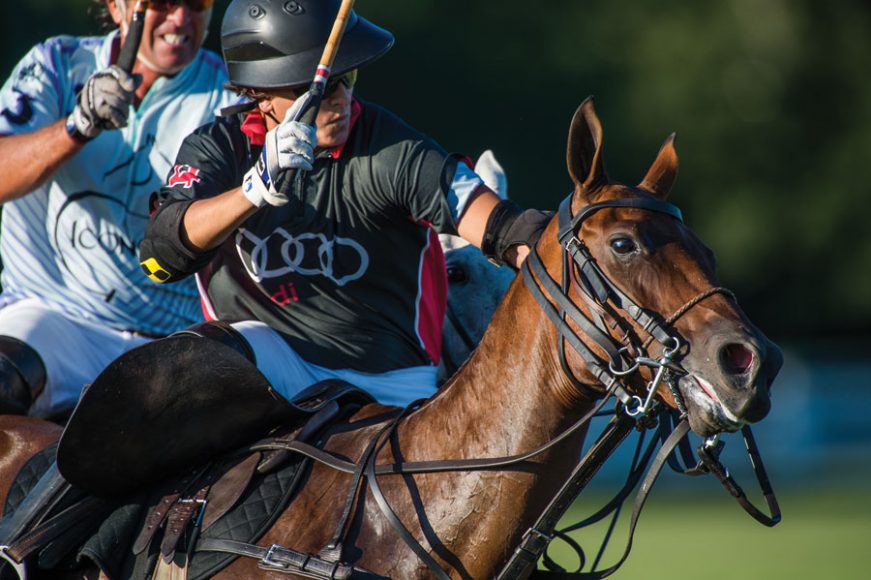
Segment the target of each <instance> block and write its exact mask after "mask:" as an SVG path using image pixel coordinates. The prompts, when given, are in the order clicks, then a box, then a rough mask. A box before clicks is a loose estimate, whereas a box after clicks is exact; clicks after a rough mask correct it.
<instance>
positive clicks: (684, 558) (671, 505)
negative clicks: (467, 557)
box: [550, 486, 871, 580]
mask: <svg viewBox="0 0 871 580" xmlns="http://www.w3.org/2000/svg"><path fill="white" fill-rule="evenodd" d="M869 492H871V486H868V487H867V488H865V489H857V488H853V489H836V488H832V487H828V488H822V489H808V490H806V491H790V492H788V493H782V494H778V499H779V501H780V506H781V510H782V512H783V521H781V522H780V524H778V525H777V526H775V527H773V528H767V527H765V526H763V525H761V524H759V523H757V522H756V521H755V520H753V519H752V518H751V517H750V516H748V515H747V514H745V513H744V511H743V510H742V509H741V508H740V507H739V506H738V504H737V503H735V502H734V501H733V500H731V498H730V497H728V496H727V495H726V493H725V492H723V493H722V494H716V495H703V496H695V495H684V494H679V493H677V492H671V493H660V494H657V490H656V489H654V491H653V493H652V494H651V497H650V498H649V499H648V501H647V506H646V507H645V510H644V512H643V513H642V515H641V519H640V520H639V524H638V528H637V531H636V534H635V542H634V546H633V548H632V553H631V554H630V556H629V559H628V560H627V562H626V563H625V564H624V565H623V567H622V568H621V569H620V570H619V571H618V572H617V573H616V574H615V575H614V576H612V577H613V578H617V579H620V578H636V579H644V580H657V579H660V578H661V579H663V580H664V579H668V580H690V579H692V580H696V579H700V580H733V579H741V580H778V579H789V580H805V579H820V580H869V579H871V500H869ZM587 502H589V503H587ZM584 505H589V506H590V507H591V508H593V509H582V508H583V506H584ZM600 505H603V500H601V499H600V500H599V501H598V502H597V501H596V500H590V499H589V498H588V499H586V500H584V503H581V504H576V505H575V506H574V507H573V510H572V511H571V512H570V513H569V514H567V516H566V521H568V520H571V522H574V521H577V520H578V519H580V517H579V516H581V515H583V514H587V513H591V512H592V511H594V510H595V508H598V507H599V506H600ZM629 509H631V506H626V507H624V510H629ZM573 517H574V519H572V518H573ZM628 522H629V513H628V512H625V513H624V515H623V516H622V517H621V520H620V522H619V523H618V524H617V530H618V532H617V533H615V538H614V540H613V541H612V542H611V545H610V547H609V549H608V552H607V553H606V556H605V558H604V559H603V561H602V564H603V565H600V568H604V567H608V566H610V565H611V564H613V563H614V562H615V561H616V560H617V558H619V554H621V553H622V550H623V548H624V546H625V531H626V526H627V525H628ZM600 525H601V524H600ZM601 530H604V528H600V531H599V532H598V535H597V533H592V534H591V533H584V534H582V535H577V533H576V534H575V535H574V537H575V539H576V540H580V543H581V545H582V546H583V547H584V549H585V550H586V552H587V557H588V559H589V560H592V559H593V558H594V557H595V553H596V550H597V548H598V545H599V541H598V538H600V537H601V533H602V531H601ZM550 553H551V555H552V556H554V557H555V558H556V560H557V561H558V562H560V563H561V564H562V565H564V566H569V565H575V564H572V562H576V561H575V560H574V559H573V556H571V555H569V554H571V552H570V551H569V550H568V549H565V548H564V545H563V544H561V543H555V544H554V546H553V547H552V548H551V552H550Z"/></svg>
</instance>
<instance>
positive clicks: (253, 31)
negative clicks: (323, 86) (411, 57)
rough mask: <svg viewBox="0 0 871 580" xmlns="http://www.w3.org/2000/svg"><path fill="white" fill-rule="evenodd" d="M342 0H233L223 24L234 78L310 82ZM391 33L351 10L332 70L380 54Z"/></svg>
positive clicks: (274, 84)
mask: <svg viewBox="0 0 871 580" xmlns="http://www.w3.org/2000/svg"><path fill="white" fill-rule="evenodd" d="M340 4H341V2H340V0H233V1H232V2H231V3H230V5H229V6H228V7H227V11H226V12H225V13H224V21H223V23H222V24H221V49H222V51H223V53H224V60H225V61H226V63H227V71H228V73H229V76H230V82H231V83H233V84H234V85H236V86H239V87H248V88H252V89H277V88H292V87H299V86H304V85H308V84H310V83H311V82H312V80H313V79H314V76H315V70H316V69H317V66H318V64H319V62H318V61H319V60H320V58H321V55H322V53H323V51H324V46H325V45H326V44H327V39H328V38H329V36H330V31H331V30H332V28H333V22H334V21H335V19H336V15H337V14H338V12H339V5H340ZM392 46H393V35H392V34H391V33H390V32H388V31H386V30H384V29H383V28H379V27H378V26H375V25H374V24H372V23H371V22H369V21H368V20H366V19H365V18H362V17H360V16H357V14H356V13H354V12H352V13H351V16H350V18H349V19H348V24H347V27H346V28H345V34H344V36H343V37H342V40H341V43H340V44H339V52H338V54H337V55H336V58H335V61H334V62H333V67H332V71H331V74H332V75H333V76H338V75H341V74H342V73H344V72H347V71H349V70H352V69H355V68H357V67H359V66H361V65H363V64H366V63H368V62H371V61H373V60H375V59H376V58H378V57H380V56H381V55H383V54H384V53H386V52H387V51H388V50H390V47H392Z"/></svg>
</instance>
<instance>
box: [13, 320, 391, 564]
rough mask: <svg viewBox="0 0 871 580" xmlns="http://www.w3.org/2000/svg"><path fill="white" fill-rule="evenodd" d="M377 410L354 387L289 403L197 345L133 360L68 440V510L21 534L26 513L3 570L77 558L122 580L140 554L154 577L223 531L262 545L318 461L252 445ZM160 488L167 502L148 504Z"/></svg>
mask: <svg viewBox="0 0 871 580" xmlns="http://www.w3.org/2000/svg"><path fill="white" fill-rule="evenodd" d="M163 361H171V363H169V364H167V365H162V364H161V363H162V362H163ZM372 402H374V400H373V399H372V398H371V396H369V395H368V394H367V393H365V392H363V391H361V390H359V389H357V388H356V387H354V386H353V385H350V384H348V383H345V382H342V381H323V382H320V383H317V384H315V385H312V386H310V387H309V388H307V389H305V390H304V391H302V392H301V393H300V394H299V396H298V397H297V398H296V399H295V400H294V402H292V403H291V402H287V401H286V400H284V399H283V398H282V397H280V396H278V395H277V394H276V393H275V392H274V391H273V390H272V388H271V386H270V385H269V383H268V381H267V380H266V378H265V377H263V375H262V374H261V373H260V372H259V371H258V370H257V369H256V367H255V366H254V365H253V364H252V363H251V362H249V361H248V359H247V358H246V357H245V356H244V355H243V354H242V353H240V352H238V351H236V350H235V349H233V348H231V347H229V346H226V345H224V344H222V343H219V342H216V341H210V340H202V339H201V338H199V337H195V336H188V335H179V336H173V337H170V338H167V339H164V340H161V341H155V342H153V343H149V344H147V345H144V346H142V347H139V348H137V349H134V350H132V351H130V352H128V353H127V354H125V355H123V356H122V357H120V358H119V359H116V361H115V362H113V363H112V364H111V365H110V366H109V367H107V368H106V369H105V370H104V371H103V372H102V373H101V374H100V376H98V377H97V379H96V380H95V381H94V383H93V384H91V385H90V386H89V387H88V388H87V390H86V391H85V393H84V394H83V396H82V398H81V399H80V401H79V404H78V405H77V407H76V409H75V411H74V412H73V415H72V417H71V418H70V421H69V423H68V425H67V427H66V429H65V430H64V433H63V435H62V436H61V439H60V442H59V444H58V446H57V463H56V466H55V465H54V464H52V465H51V466H50V467H49V469H48V471H49V472H50V471H54V473H57V472H58V471H59V472H60V475H62V476H63V479H64V480H66V482H64V483H63V487H62V488H60V489H61V492H62V494H63V497H64V502H65V503H64V504H63V505H62V506H61V507H62V508H63V509H62V511H60V512H59V513H58V510H55V511H53V512H46V513H44V514H42V515H39V516H37V519H36V520H35V521H33V524H32V525H31V524H29V523H26V522H25V521H24V520H22V521H20V522H16V521H15V516H16V514H15V513H14V512H13V513H12V514H11V516H10V518H11V520H9V521H8V522H5V523H6V524H7V526H6V527H7V528H8V529H10V530H14V529H20V530H21V533H20V534H19V533H16V534H14V535H12V536H11V539H12V540H13V541H10V545H9V546H5V547H4V554H5V557H4V559H5V560H6V561H7V562H9V563H12V564H13V565H15V566H17V567H16V569H19V568H20V569H21V570H23V567H21V566H20V564H21V563H23V562H24V561H25V559H28V561H32V560H33V559H34V558H36V559H38V561H39V564H40V566H41V567H44V568H47V569H53V568H54V567H55V566H57V565H60V564H61V563H62V562H64V561H68V559H69V556H70V554H71V553H74V554H76V556H77V559H78V560H81V559H83V558H87V559H90V560H92V561H93V562H94V563H95V564H96V565H97V566H98V567H99V568H100V569H101V570H104V571H106V572H108V571H109V570H112V572H113V573H112V574H110V577H114V576H117V575H118V574H122V572H121V570H122V568H124V567H127V566H128V564H125V563H124V562H125V561H126V560H127V558H126V557H124V554H125V553H127V552H126V551H125V550H118V547H119V546H124V545H130V544H131V543H132V544H133V548H134V550H133V551H134V552H136V553H138V554H140V555H142V556H143V557H141V558H139V559H138V560H137V562H143V561H144V562H146V563H147V566H148V567H153V566H154V565H155V561H157V562H158V563H157V565H158V566H159V565H162V564H163V565H166V564H170V563H173V562H174V561H176V560H178V558H177V557H176V556H177V554H187V553H190V551H191V547H192V546H194V544H195V543H196V540H197V538H198V536H199V535H200V534H201V533H206V532H207V531H208V530H210V528H213V527H214V528H215V530H218V531H220V529H221V525H220V524H219V522H224V524H223V526H224V531H225V532H227V530H228V529H229V530H230V531H231V532H232V530H237V529H244V530H246V531H244V533H242V534H241V535H238V534H237V535H236V536H234V535H233V534H232V533H230V535H229V537H230V539H231V541H234V540H236V541H242V542H248V541H253V540H256V539H257V538H259V535H258V534H263V533H265V531H266V530H267V529H268V525H271V520H270V518H274V517H277V515H278V514H280V513H281V510H282V509H283V508H284V507H286V505H287V503H288V502H289V501H290V497H291V493H292V492H293V490H294V489H295V487H296V482H298V481H299V479H300V478H301V474H302V473H303V471H304V467H305V465H306V461H305V460H304V459H303V458H302V457H301V456H299V455H297V454H292V453H290V452H289V451H286V450H278V451H250V450H248V451H246V449H248V448H246V447H245V445H246V444H248V445H249V446H250V444H251V443H252V441H258V440H261V439H262V438H263V437H264V436H267V435H269V434H272V435H273V436H274V435H275V434H276V433H277V434H279V435H281V440H282V441H284V442H285V443H286V442H290V441H308V440H316V438H317V435H318V433H320V432H321V431H322V430H323V429H324V428H325V427H326V426H327V425H329V424H330V423H331V422H334V421H336V420H337V419H338V418H339V417H341V416H344V415H345V414H346V413H350V412H353V411H355V410H357V409H359V408H360V407H361V406H363V405H365V404H368V403H372ZM312 442H315V441H312ZM240 449H241V451H240ZM216 458H218V459H216ZM43 462H44V461H43ZM170 476H178V477H177V478H170ZM49 477H54V478H55V479H54V480H53V481H56V480H57V478H58V476H57V475H55V476H51V474H50V473H47V474H46V476H44V477H43V478H42V479H41V480H40V481H41V482H42V481H43V480H46V479H47V478H49ZM270 477H272V480H273V483H272V485H271V487H272V488H273V490H275V489H278V490H279V492H277V493H275V492H273V493H271V494H267V495H271V499H270V500H269V501H267V502H265V503H264V500H263V497H262V492H261V490H262V489H263V486H264V482H265V481H267V480H269V478H270ZM168 478H169V479H168ZM276 478H278V479H276ZM279 480H280V481H279ZM276 482H278V483H276ZM281 482H283V483H281ZM43 485H44V484H43ZM53 485H55V484H53ZM266 485H268V483H267V484H266ZM155 486H158V489H159V492H157V495H154V493H155V492H149V491H147V490H149V489H152V488H154V487H155ZM35 487H40V484H37V485H36V486H35ZM52 489H54V488H52ZM64 490H65V491H64ZM25 491H26V490H25ZM19 495H22V496H23V492H22V493H21V494H19ZM246 497H247V498H248V499H245V498H246ZM252 497H253V498H254V500H252V501H255V503H258V505H259V506H260V507H258V508H256V509H253V510H252V508H250V506H246V503H245V502H246V501H248V500H250V498H252ZM154 498H157V499H154ZM152 500H153V501H152ZM28 501H29V502H30V503H34V501H33V500H29V498H28V499H27V500H25V501H24V503H28ZM267 504H268V509H267V508H264V506H267ZM34 505H36V504H34ZM28 507H29V506H28ZM233 510H238V513H241V514H242V517H243V519H244V518H249V516H250V513H251V512H252V511H254V512H257V513H260V514H261V517H259V519H258V518H255V519H256V520H257V521H247V522H244V523H241V524H240V523H238V522H235V523H231V524H229V525H228V524H227V523H226V522H227V521H231V522H234V521H235V520H233V518H232V517H230V519H229V520H228V519H227V517H229V516H228V514H230V513H231V512H233ZM17 511H19V512H21V511H22V509H19V510H17ZM30 511H33V510H32V509H31V510H30ZM146 513H147V514H148V515H147V518H146V520H145V523H144V524H142V528H141V530H140V529H139V525H140V521H141V517H142V516H143V514H146ZM25 517H29V516H25ZM249 519H250V518H249ZM25 526H26V527H25ZM67 527H75V528H76V529H75V533H67V531H66V530H65V529H66V528H67ZM96 528H99V530H98V532H97V533H96V534H95V535H93V536H90V537H89V534H91V533H93V531H94V529H96ZM204 537H206V536H204ZM224 537H227V536H226V535H225V536H224ZM14 538H18V539H14ZM83 542H84V545H83ZM31 554H38V557H37V556H34V557H33V558H30V555H31ZM119 557H120V558H121V560H119ZM234 557H235V556H234V555H232V554H218V553H211V554H207V555H204V556H203V557H201V558H199V559H198V566H199V567H200V568H202V567H203V565H204V564H203V563H205V567H206V568H208V569H209V570H211V571H212V572H214V571H215V569H216V568H217V569H220V567H223V566H225V565H226V564H227V563H229V561H231V560H232V559H233V558H234ZM181 559H182V560H183V561H184V560H185V558H184V557H182V558H181ZM210 560H211V564H209V561H210ZM16 563H17V564H16ZM136 566H141V564H136ZM186 568H187V564H185V565H184V569H185V570H186ZM125 569H126V568H125ZM212 572H209V574H210V573H212ZM148 573H149V574H150V572H148ZM186 573H187V572H185V574H186ZM123 574H124V575H126V572H123ZM207 575H208V574H206V575H205V576H203V577H207Z"/></svg>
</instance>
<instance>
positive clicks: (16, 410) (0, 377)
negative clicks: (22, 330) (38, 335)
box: [0, 336, 46, 415]
mask: <svg viewBox="0 0 871 580" xmlns="http://www.w3.org/2000/svg"><path fill="white" fill-rule="evenodd" d="M45 381H46V371H45V363H43V362H42V357H41V356H39V353H38V352H36V351H35V350H34V349H33V348H32V347H31V346H30V345H28V344H27V343H25V342H23V341H21V340H18V339H17V338H13V337H11V336H0V414H3V415H26V414H27V410H28V409H29V408H30V405H31V404H32V403H33V401H34V399H36V397H38V396H39V394H40V393H42V390H43V388H45Z"/></svg>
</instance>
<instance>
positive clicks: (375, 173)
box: [141, 101, 457, 373]
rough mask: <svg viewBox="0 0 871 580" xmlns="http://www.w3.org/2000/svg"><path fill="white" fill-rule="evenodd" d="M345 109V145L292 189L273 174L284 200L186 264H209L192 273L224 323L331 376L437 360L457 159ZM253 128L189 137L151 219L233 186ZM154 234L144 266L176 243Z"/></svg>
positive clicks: (232, 122) (381, 119)
mask: <svg viewBox="0 0 871 580" xmlns="http://www.w3.org/2000/svg"><path fill="white" fill-rule="evenodd" d="M352 110H353V114H352V129H351V132H350V136H349V139H348V142H347V143H346V144H345V145H344V147H343V148H342V150H341V151H332V152H329V151H328V152H324V153H323V154H322V155H319V156H318V157H317V158H316V160H315V163H314V168H313V170H312V171H311V172H309V173H308V176H307V178H306V181H305V186H304V188H303V190H302V191H301V192H297V193H293V188H292V186H291V184H290V183H289V180H286V179H285V180H284V181H283V180H282V179H283V178H282V177H279V178H278V179H277V180H276V186H277V187H278V188H279V189H280V190H281V191H283V192H287V193H288V195H289V197H290V198H291V199H290V202H289V203H288V204H286V205H284V206H281V207H272V206H269V205H266V206H264V207H263V208H261V209H260V210H259V211H258V212H257V213H255V214H254V215H253V216H251V217H250V218H249V219H248V220H246V222H245V223H244V224H242V226H241V227H240V228H239V229H238V230H237V231H236V232H234V233H233V234H231V235H230V236H229V238H228V239H227V240H226V241H225V242H224V244H222V245H221V246H220V247H219V248H217V249H216V250H214V251H212V252H210V253H209V254H208V255H206V256H197V257H196V259H195V260H194V262H196V265H197V268H199V266H200V265H202V264H203V263H204V261H205V260H206V259H207V260H208V263H207V265H206V266H205V267H204V268H201V269H199V272H198V276H199V278H200V285H201V289H202V290H203V291H204V292H203V298H204V309H205V311H206V313H207V316H209V317H213V318H220V319H222V320H229V321H239V320H255V319H256V320H261V321H263V322H266V323H267V324H269V325H270V326H271V327H272V328H274V329H275V330H277V331H279V332H280V333H281V334H282V335H283V336H284V337H285V338H286V340H287V341H288V342H289V343H290V345H291V347H292V348H294V349H295V350H296V351H297V352H299V353H300V354H301V355H302V356H303V357H304V358H305V359H306V360H308V361H309V362H312V363H314V364H318V365H321V366H325V367H328V368H351V369H355V370H359V371H363V372H371V373H380V372H386V371H389V370H394V369H399V368H406V367H411V366H419V365H429V364H437V363H438V358H439V353H440V348H441V328H442V322H443V319H444V310H445V303H446V298H447V280H446V275H445V268H444V256H443V255H442V252H441V247H440V246H439V243H438V237H437V235H436V231H437V232H445V233H456V229H455V221H456V208H455V207H452V205H454V204H452V203H450V202H449V200H448V194H449V192H450V187H451V180H452V178H453V176H454V172H455V171H456V163H457V161H456V160H455V158H454V157H453V156H451V155H448V154H446V153H445V151H444V150H443V149H442V148H441V147H440V146H438V145H437V144H436V143H435V142H434V141H432V140H431V139H429V138H428V137H426V136H424V135H422V134H421V133H419V132H417V131H416V130H414V129H412V128H411V127H409V126H408V125H407V124H405V123H404V122H403V121H401V120H400V119H398V118H397V117H396V116H395V115H393V114H391V113H389V112H387V111H386V110H384V109H382V108H380V107H377V106H374V105H371V104H367V103H360V102H358V101H354V104H353V107H352ZM252 122H253V125H254V126H253V127H252ZM257 122H260V123H261V126H260V127H259V128H258V127H257V126H256V124H257ZM252 128H253V130H252ZM263 130H264V129H263V127H262V121H261V120H260V117H259V114H248V115H247V116H246V115H245V114H243V113H240V114H236V115H233V116H228V117H221V118H218V119H217V120H216V121H215V122H214V123H212V124H210V125H206V126H204V127H201V128H200V129H199V130H197V131H196V132H195V133H194V134H192V135H191V136H189V137H188V138H187V139H186V140H185V142H184V144H183V145H182V147H181V149H180V151H179V154H178V157H177V161H176V165H175V168H174V170H173V173H171V175H170V177H169V179H168V182H167V186H166V187H164V188H163V189H162V190H161V192H160V200H161V202H162V203H161V208H160V209H159V210H158V211H161V212H162V211H165V210H167V209H168V208H169V206H171V205H173V204H185V206H181V207H176V210H177V211H175V212H173V215H175V216H177V217H176V218H175V219H177V220H181V218H182V216H183V210H184V209H185V207H186V205H187V204H189V203H190V200H192V199H196V198H204V197H210V196H214V195H217V194H220V193H223V192H225V191H228V190H231V189H233V188H236V187H238V186H239V185H241V183H242V178H243V176H244V174H245V172H247V171H248V169H249V168H250V167H251V166H252V165H253V164H254V161H255V159H256V158H257V156H259V155H260V152H261V148H262V135H263ZM156 229H157V228H153V229H150V230H149V233H148V234H147V236H146V240H145V242H144V243H143V245H142V256H141V258H142V259H143V260H147V259H148V258H149V255H154V256H156V258H157V261H158V262H159V261H160V255H159V254H160V250H159V248H161V247H166V244H173V243H174V244H176V245H179V244H180V243H181V242H180V240H178V238H177V237H176V238H175V239H174V240H173V238H172V237H171V236H169V237H164V238H163V239H155V238H160V237H161V234H160V233H159V232H156ZM176 249H178V250H180V251H184V252H188V253H189V252H190V249H188V248H176ZM193 269H195V268H191V270H193ZM187 273H192V272H184V273H183V274H187Z"/></svg>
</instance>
